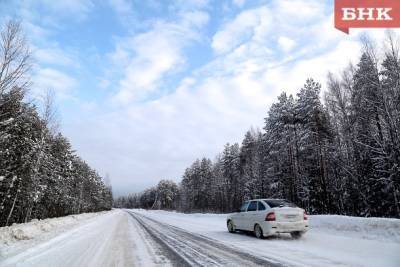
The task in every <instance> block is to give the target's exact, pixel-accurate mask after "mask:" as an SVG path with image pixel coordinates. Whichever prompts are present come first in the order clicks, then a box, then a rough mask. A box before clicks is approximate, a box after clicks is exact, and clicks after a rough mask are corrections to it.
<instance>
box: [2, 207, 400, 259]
mask: <svg viewBox="0 0 400 267" xmlns="http://www.w3.org/2000/svg"><path fill="white" fill-rule="evenodd" d="M80 216H81V215H77V216H76V217H79V218H81V217H85V216H81V217H80ZM90 216H92V217H88V218H87V219H84V220H78V221H77V223H74V224H73V225H71V226H70V227H67V228H65V229H61V230H60V229H59V228H60V227H58V226H56V227H54V229H53V230H49V229H50V228H49V229H48V228H47V227H48V225H49V224H51V223H53V224H54V222H55V221H57V220H60V221H63V220H64V221H68V220H67V219H68V218H67V217H65V218H66V219H63V218H61V219H50V220H49V222H42V221H41V222H38V223H29V224H25V225H20V226H18V227H19V228H18V229H14V228H15V227H14V228H13V227H11V228H12V229H11V228H10V229H11V230H18V231H14V232H16V233H18V236H19V234H21V233H23V234H29V231H31V232H32V229H36V230H37V229H42V230H43V229H47V230H46V231H43V232H40V233H39V234H36V235H32V233H31V236H32V237H31V238H30V239H28V240H14V241H15V242H14V241H12V240H9V241H8V242H0V266H44V267H46V266H146V267H147V266H400V231H399V230H400V220H394V219H392V220H390V219H364V218H354V217H345V216H311V221H310V222H312V223H311V225H312V226H313V228H311V230H310V231H309V232H308V233H307V234H306V235H305V236H304V237H303V238H302V239H300V240H293V239H291V238H290V236H289V235H281V236H278V237H272V238H267V239H265V240H258V239H256V238H254V237H253V236H251V235H248V234H244V233H237V234H230V233H228V232H227V230H226V226H225V217H226V215H218V214H182V213H176V212H166V211H146V210H113V211H111V212H106V213H100V214H99V215H95V216H93V215H90ZM86 217H87V216H86ZM69 220H70V219H69ZM32 225H33V226H32ZM35 227H36V228H35ZM10 229H8V230H7V231H8V232H10V231H9V230H10ZM19 229H20V230H21V231H22V232H19ZM3 230H4V229H1V228H0V241H2V240H1V238H3V241H4V240H5V236H6V235H4V232H7V231H3ZM33 233H35V231H33ZM21 236H24V235H21Z"/></svg>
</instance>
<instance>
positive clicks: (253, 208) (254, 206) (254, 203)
mask: <svg viewBox="0 0 400 267" xmlns="http://www.w3.org/2000/svg"><path fill="white" fill-rule="evenodd" d="M256 210H257V201H252V202H250V205H249V207H248V208H247V211H256Z"/></svg>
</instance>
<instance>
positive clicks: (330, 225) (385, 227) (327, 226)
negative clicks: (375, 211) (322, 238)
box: [309, 215, 400, 243]
mask: <svg viewBox="0 0 400 267" xmlns="http://www.w3.org/2000/svg"><path fill="white" fill-rule="evenodd" d="M309 218H310V226H311V229H313V230H321V231H324V232H328V233H332V234H335V233H337V234H340V235H346V236H349V235H350V236H357V237H359V238H363V239H374V240H391V241H393V242H399V243H400V219H388V218H363V217H350V216H342V215H310V216H309Z"/></svg>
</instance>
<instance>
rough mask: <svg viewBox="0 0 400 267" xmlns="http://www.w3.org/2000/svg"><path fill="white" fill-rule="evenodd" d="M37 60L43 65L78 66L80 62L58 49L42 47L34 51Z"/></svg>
mask: <svg viewBox="0 0 400 267" xmlns="http://www.w3.org/2000/svg"><path fill="white" fill-rule="evenodd" d="M33 51H34V52H33V56H34V58H35V60H37V61H38V62H40V63H43V64H52V65H59V66H74V65H75V66H77V65H78V61H77V60H74V59H73V57H72V56H70V55H69V54H68V53H66V52H65V51H63V50H62V49H60V48H58V47H41V48H36V49H34V50H33Z"/></svg>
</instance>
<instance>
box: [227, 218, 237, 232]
mask: <svg viewBox="0 0 400 267" xmlns="http://www.w3.org/2000/svg"><path fill="white" fill-rule="evenodd" d="M227 226H228V231H229V233H234V232H236V227H235V225H234V224H233V222H232V221H231V220H229V221H228V224H227Z"/></svg>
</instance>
